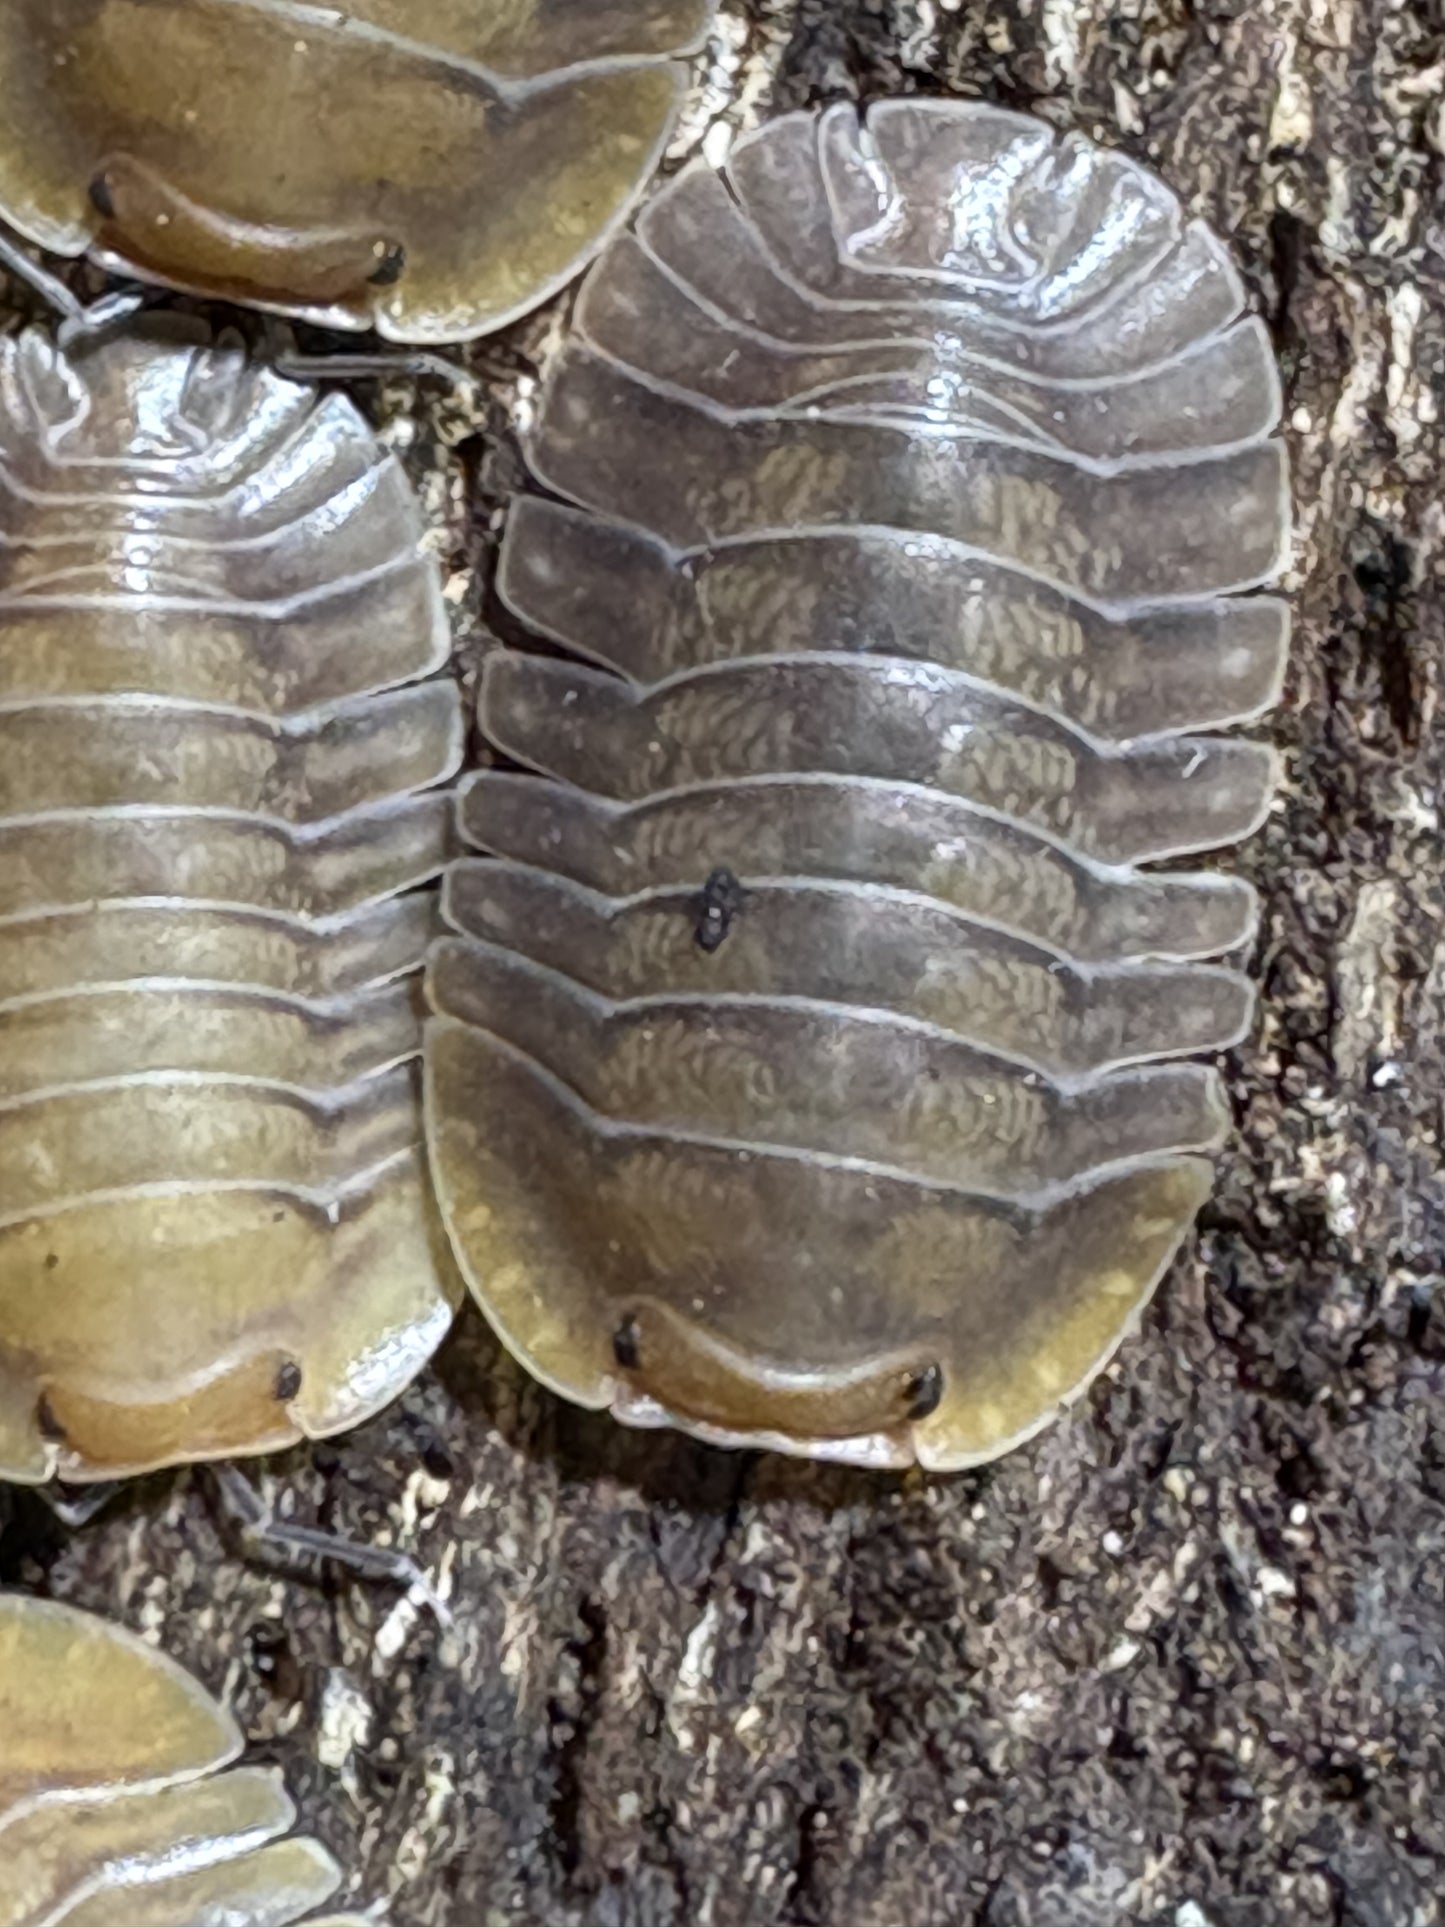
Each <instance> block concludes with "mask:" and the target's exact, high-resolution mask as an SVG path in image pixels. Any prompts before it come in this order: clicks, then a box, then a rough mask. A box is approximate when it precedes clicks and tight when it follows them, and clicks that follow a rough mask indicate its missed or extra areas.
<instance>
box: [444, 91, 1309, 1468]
mask: <svg viewBox="0 0 1445 1927" xmlns="http://www.w3.org/2000/svg"><path fill="white" fill-rule="evenodd" d="M1244 306H1245V302H1244V293H1243V289H1242V287H1241V285H1240V281H1239V278H1238V276H1237V274H1236V273H1235V271H1234V269H1233V267H1232V266H1231V264H1230V262H1229V259H1228V257H1227V255H1226V253H1225V251H1224V249H1223V248H1222V247H1221V246H1220V244H1219V242H1218V241H1216V240H1215V239H1214V237H1213V236H1212V235H1211V234H1210V233H1209V232H1208V230H1207V229H1205V228H1204V227H1203V226H1201V225H1200V224H1199V223H1198V222H1196V221H1190V220H1187V219H1186V218H1185V217H1184V215H1183V213H1182V211H1181V209H1180V207H1179V204H1178V202H1177V201H1176V199H1175V198H1174V196H1173V195H1172V194H1170V193H1169V192H1168V191H1167V190H1166V189H1165V188H1164V186H1163V185H1162V184H1161V183H1160V182H1159V181H1158V180H1157V179H1155V178H1154V177H1153V176H1152V175H1150V174H1148V173H1146V172H1145V171H1144V170H1142V169H1141V168H1139V167H1138V166H1136V165H1135V164H1134V163H1133V162H1131V161H1129V160H1127V159H1125V158H1124V157H1122V156H1119V155H1116V154H1111V153H1107V152H1104V151H1101V150H1100V149H1098V148H1096V147H1093V146H1091V145H1090V144H1088V143H1087V142H1085V141H1083V140H1080V139H1078V138H1075V137H1067V138H1064V139H1060V138H1059V137H1058V136H1057V135H1056V134H1055V133H1054V132H1053V131H1052V130H1051V129H1050V128H1048V127H1046V126H1044V125H1042V124H1041V123H1039V122H1037V121H1034V120H1031V119H1027V118H1024V117H1021V116H1019V115H1016V114H1010V113H1003V112H1000V111H998V110H995V109H993V108H990V107H986V106H982V105H978V104H969V105H964V104H952V103H944V102H926V103H924V102H905V101H894V102H888V103H885V104H883V105H881V106H878V107H876V108H874V109H873V111H872V113H871V114H870V116H869V118H868V121H867V123H866V125H864V124H862V123H861V122H860V120H859V117H858V116H857V114H856V113H855V112H854V110H853V109H851V108H848V107H840V108H835V109H833V110H831V111H829V112H827V113H825V114H823V115H822V116H821V117H815V116H810V115H794V116H790V117H787V118H784V119H781V120H779V121H777V122H775V123H773V124H772V125H770V126H767V127H765V128H764V129H763V130H762V131H761V132H760V133H758V134H756V135H754V136H751V137H749V138H747V139H745V140H742V141H740V142H739V143H738V144H737V146H736V147H735V148H734V150H733V152H732V155H731V157H730V159H729V161H728V163H727V165H726V168H725V169H724V171H723V172H722V173H717V172H714V171H712V170H711V169H710V168H708V167H705V166H702V165H698V166H694V167H692V168H691V169H689V170H687V171H686V172H685V173H683V174H682V175H681V176H679V178H678V179H677V180H676V181H675V182H674V183H672V184H671V185H670V186H669V187H667V188H666V189H665V190H664V191H663V192H662V193H661V194H660V195H658V197H657V198H656V199H654V200H653V201H652V202H651V203H650V204H649V205H648V206H647V207H646V208H645V209H644V210H643V213H642V214H641V216H640V218H639V219H638V221H637V223H636V227H635V231H634V232H632V233H630V234H628V235H626V236H625V237H623V238H621V239H619V240H618V241H617V242H616V243H615V244H614V245H613V246H612V247H611V248H610V249H609V250H608V252H607V253H606V254H605V255H604V256H603V258H602V260H601V261H600V262H599V264H598V265H597V267H596V268H595V269H594V271H593V273H592V275H591V276H590V278H589V279H588V281H587V283H586V285H585V287H584V289H583V293H582V296H581V300H580V304H579V308H578V313H577V325H576V338H575V340H574V341H573V342H572V344H571V345H570V346H569V347H568V348H567V349H566V351H565V352H564V353H563V355H562V357H561V359H560V361H559V363H558V364H557V366H556V367H555V369H554V371H553V373H552V375H551V377H550V380H549V383H548V386H547V389H546V392H545V396H544V399H543V406H542V414H541V419H540V424H539V427H538V430H537V432H536V435H535V438H534V440H533V443H532V447H531V451H530V452H531V462H532V466H533V468H534V470H535V472H536V475H537V477H538V479H539V480H540V481H541V482H542V483H543V484H544V485H545V486H546V487H547V488H549V489H550V490H551V491H552V493H553V495H554V496H561V497H563V498H566V501H565V502H561V503H559V502H557V501H555V500H543V499H540V498H531V499H523V500H520V501H518V503H517V504H516V505H515V507H514V509H513V512H512V516H511V521H510V526H509V529H508V534H507V539H506V545H505V550H504V556H503V563H502V575H501V589H502V594H503V596H504V598H505V599H506V601H507V602H508V603H509V604H510V606H511V608H512V609H513V610H514V611H515V612H516V613H517V614H518V615H519V616H521V617H522V618H523V619H524V620H525V621H526V622H527V623H529V624H530V625H531V627H532V628H533V629H534V630H536V631H538V632H539V633H540V634H542V635H544V636H545V637H547V638H549V639H550V640H551V641H552V642H554V643H558V644H560V645H562V647H563V648H564V649H565V650H567V651H569V652H571V654H572V657H573V659H572V660H568V659H566V658H559V657H557V656H555V655H552V656H547V657H543V656H541V655H527V654H520V653H515V652H503V653H500V654H498V655H496V656H495V657H494V658H493V659H492V660H491V662H490V664H489V665H488V672H487V675H486V679H485V684H484V689H483V694H482V706H481V713H482V724H483V727H484V729H485V731H486V733H487V735H488V736H489V737H490V739H491V741H492V743H493V744H494V745H495V746H496V747H497V748H498V749H499V750H501V751H503V752H504V753H505V755H506V756H507V757H508V758H510V759H511V761H512V763H513V764H514V765H520V766H521V772H519V771H518V770H517V769H516V768H512V769H506V768H500V769H491V770H486V771H483V772H481V773H479V774H478V775H477V776H475V777H474V778H473V779H472V780H471V781H470V783H469V785H468V787H467V788H466V790H465V794H464V799H463V803H462V821H463V829H464V832H465V834H466V836H467V837H468V838H469V840H470V841H471V842H472V843H473V844H474V845H475V846H476V847H477V848H479V849H481V850H484V851H486V852H487V853H488V860H480V859H472V860H468V861H464V862H461V863H459V864H457V865H456V866H455V868H454V869H453V871H452V873H451V875H450V878H449V880H448V885H447V895H446V915H447V919H448V921H449V923H450V925H451V928H452V932H453V934H452V935H451V936H450V937H449V938H447V939H446V940H444V941H443V942H441V943H440V944H439V945H438V947H437V948H436V950H435V952H434V954H433V959H432V964H431V973H430V994H431V1000H432V1007H433V1010H434V1012H435V1016H434V1018H433V1021H432V1022H431V1024H430V1026H429V1032H428V1052H427V1062H428V1132H429V1139H430V1144H431V1153H432V1164H433V1170H434V1173H435V1176H436V1179H437V1183H438V1187H439V1194H440V1198H441V1203H442V1207H443V1211H444V1213H445V1215H446V1217H447V1221H448V1224H449V1227H450V1230H451V1233H452V1238H453V1242H454V1244H455V1247H456V1249H457V1251H458V1253H459V1255H460V1257H461V1260H462V1263H463V1267H464V1269H465V1271H466V1273H467V1275H468V1278H469V1280H470V1282H471V1284H472V1287H473V1289H474V1290H475V1292H476V1294H477V1296H478V1298H479V1299H480V1301H481V1303H482V1304H483V1306H484V1307H485V1308H486V1310H487V1312H488V1314H489V1315H490V1317H491V1318H492V1319H493V1321H494V1322H495V1324H496V1326H497V1328H498V1330H499V1331H500V1332H501V1333H502V1335H503V1337H504V1338H505V1339H506V1341H507V1343H508V1344H509V1345H510V1346H512V1347H513V1348H514V1350H515V1351H516V1352H517V1354H518V1355H519V1356H520V1357H521V1358H522V1359H523V1360H524V1361H525V1362H526V1363H527V1364H528V1365H529V1366H530V1367H531V1368H532V1369H533V1370H534V1371H535V1372H536V1373H537V1374H538V1375H539V1376H540V1377H541V1378H542V1379H544V1380H545V1381H546V1382H547V1383H548V1384H550V1385H552V1386H554V1387H556V1388H557V1389H558V1390H559V1391H561V1392H563V1393H565V1394H566V1395H568V1396H569V1397H571V1398H574V1399H577V1400H579V1401H581V1402H582V1403H584V1404H587V1405H593V1406H611V1407H612V1409H613V1410H614V1411H615V1412H616V1413H617V1414H618V1415H619V1416H620V1417H622V1418H624V1419H628V1420H631V1421H634V1422H636V1423H638V1424H644V1425H655V1424H660V1423H664V1422H672V1423H676V1424H679V1425H683V1426H686V1427H688V1428H689V1429H691V1430H693V1431H695V1432H697V1433H699V1434H701V1435H702V1436H704V1437H708V1438H714V1439H720V1440H724V1441H731V1442H737V1441H754V1442H762V1443H766V1444H772V1445H775V1446H778V1447H781V1448H783V1449H786V1450H792V1451H804V1452H811V1453H815V1454H818V1455H822V1456H830V1457H835V1458H845V1459H852V1460H857V1461H862V1462H866V1463H906V1462H907V1461H909V1460H910V1459H912V1458H914V1457H915V1456H916V1457H917V1458H918V1459H920V1460H921V1461H923V1462H924V1463H926V1464H928V1465H931V1466H936V1467H955V1466H963V1465H968V1464H971V1463H976V1462H979V1461H982V1460H985V1459H989V1458H992V1457H994V1456H996V1455H997V1454H998V1453H1000V1452H1003V1451H1005V1450H1007V1449H1008V1448H1009V1447H1010V1446H1012V1445H1014V1444H1016V1443H1017V1442H1019V1441H1020V1440H1023V1439H1025V1438H1028V1437H1029V1436H1030V1435H1031V1434H1032V1433H1033V1432H1035V1431H1036V1430H1037V1429H1038V1428H1039V1427H1040V1426H1041V1425H1042V1424H1044V1423H1045V1422H1046V1421H1047V1419H1048V1418H1049V1417H1050V1416H1051V1415H1052V1414H1053V1413H1055V1412H1056V1411H1058V1409H1059V1408H1060V1406H1061V1404H1063V1403H1065V1402H1067V1401H1068V1400H1069V1399H1071V1398H1073V1397H1075V1396H1076V1395H1077V1394H1078V1393H1079V1392H1080V1391H1081V1390H1082V1389H1083V1387H1084V1386H1085V1385H1086V1384H1087V1383H1088V1382H1089V1380H1090V1379H1091V1378H1092V1377H1093V1376H1094V1374H1095V1373H1096V1372H1097V1371H1098V1370H1099V1369H1100V1367H1101V1365H1102V1364H1103V1363H1104V1361H1105V1360H1107V1359H1108V1357H1109V1356H1110V1355H1111V1353H1112V1352H1113V1351H1114V1349H1115V1347H1116V1346H1117V1345H1118V1344H1119V1342H1120V1340H1121V1338H1122V1337H1123V1336H1124V1335H1125V1334H1126V1333H1127V1332H1128V1331H1129V1330H1130V1328H1131V1327H1132V1326H1133V1324H1134V1323H1135V1322H1136V1320H1137V1319H1138V1316H1139V1313H1140V1309H1141V1307H1142V1306H1143V1304H1144V1303H1145V1302H1146V1300H1147V1299H1148V1297H1149V1294H1150V1293H1151V1291H1152V1290H1153V1288H1154V1286H1155V1283H1156V1281H1157V1280H1158V1278H1159V1277H1160V1275H1161V1273H1162V1272H1163V1271H1164V1269H1165V1267H1166V1266H1167V1265H1168V1263H1169V1261H1170V1259H1171V1257H1172V1256H1173V1254H1174V1252H1175V1251H1176V1250H1177V1248H1178V1246H1179V1243H1180V1241H1181V1239H1182V1238H1183V1236H1184V1234H1185V1232H1186V1230H1187V1228H1188V1226H1189V1223H1190V1221H1191V1219H1192V1218H1193V1216H1194V1213H1195V1211H1196V1209H1197V1208H1198V1206H1199V1204H1200V1202H1201V1201H1202V1200H1203V1198H1204V1197H1205V1195H1206V1193H1207V1191H1208V1187H1209V1181H1210V1164H1209V1153H1210V1152H1212V1151H1213V1150H1214V1149H1216V1148H1217V1146H1218V1145H1219V1144H1220V1142H1221V1141H1222V1139H1223V1137H1224V1136H1225V1134H1226V1132H1227V1130H1228V1128H1229V1109H1228V1105H1227V1103H1226V1100H1225V1095H1224V1090H1223V1087H1222V1084H1221V1082H1220V1079H1219V1077H1218V1075H1217V1074H1216V1072H1215V1071H1214V1070H1213V1069H1212V1068H1209V1067H1207V1066H1204V1065H1201V1064H1198V1063H1194V1062H1189V1061H1181V1060H1188V1059H1190V1058H1191V1057H1194V1056H1195V1055H1197V1054H1198V1053H1210V1052H1216V1051H1219V1050H1221V1049H1223V1048H1225V1047H1226V1046H1228V1045H1229V1044H1231V1043H1233V1042H1235V1041H1237V1040H1238V1039H1239V1038H1240V1037H1242V1036H1243V1034H1244V1033H1245V1031H1246V1029H1247V1027H1248V1024H1249V1021H1250V1011H1251V989H1250V985H1249V982H1248V980H1247V978H1246V977H1245V976H1244V975H1243V974H1242V973H1241V971H1240V970H1239V969H1238V968H1237V967H1236V966H1235V965H1234V964H1224V963H1219V962H1214V961H1211V959H1216V958H1221V957H1225V956H1226V955H1228V954H1229V953H1238V952H1239V950H1240V949H1241V947H1242V946H1244V945H1246V944H1247V943H1248V942H1249V940H1250V937H1251V933H1252V931H1253V929H1254V924H1255V915H1256V911H1255V902H1254V898H1253V894H1252V892H1251V890H1250V889H1249V888H1248V886H1247V885H1246V884H1244V883H1242V882H1239V881H1236V880H1234V879H1232V878H1230V877H1228V876H1224V875H1220V874H1217V873H1216V872H1214V871H1213V870H1161V869H1159V868H1158V867H1156V866H1157V865H1158V864H1159V863H1160V862H1161V860H1163V859H1168V858H1175V857H1179V856H1182V855H1185V854H1187V853H1189V852H1198V851H1204V850H1209V849H1213V848H1215V847H1217V846H1219V845H1221V844H1225V843H1231V842H1234V841H1235V840H1237V839H1239V838H1241V837H1244V836H1246V835H1248V834H1249V833H1250V832H1251V831H1252V830H1253V829H1254V828H1255V827H1256V826H1257V825H1258V824H1259V822H1260V821H1261V819H1262V818H1263V816H1264V814H1265V812H1266V810H1267V809H1268V806H1269V800H1270V795H1271V790H1272V786H1273V783H1274V780H1275V763H1274V758H1273V756H1272V754H1271V752H1270V751H1269V750H1268V749H1266V748H1264V747H1262V746H1259V745H1257V744H1254V743H1251V742H1248V741H1239V740H1230V739H1229V738H1227V737H1222V736H1220V735H1218V734H1215V733H1214V732H1216V731H1217V730H1218V729H1219V728H1220V727H1221V726H1222V725H1225V724H1228V723H1234V722H1239V721H1241V720H1244V719H1247V718H1250V717H1253V716H1257V715H1259V714H1260V713H1261V712H1262V711H1263V710H1265V709H1266V708H1268V706H1269V705H1270V704H1271V703H1272V702H1273V701H1274V700H1275V698H1276V696H1277V694H1278V691H1279V687H1280V681H1281V677H1282V674H1283V669H1284V658H1285V649H1286V633H1287V617H1286V610H1285V608H1284V606H1283V605H1282V604H1281V603H1280V602H1279V601H1277V600H1273V599H1269V598H1265V597H1258V596H1254V597H1246V596H1242V595H1237V594H1236V592H1238V591H1244V590H1248V589H1251V588H1254V587H1256V586H1258V585H1260V584H1262V583H1264V582H1266V581H1268V580H1269V579H1271V578H1272V577H1273V576H1275V575H1276V574H1277V572H1278V571H1279V569H1280V568H1281V566H1282V562H1283V558H1284V555H1285V550H1286V541H1287V515H1288V511H1287V482H1286V469H1285V460H1284V454H1283V450H1282V446H1281V444H1280V442H1279V440H1278V438H1277V436H1276V434H1275V430H1276V427H1277V424H1278V420H1279V414H1280V393H1279V384H1278V380H1277V377H1276V373H1275V368H1274V363H1273V358H1272V355H1271V351H1270V346H1269V341H1268V338H1267V336H1266V334H1265V331H1264V329H1263V327H1262V325H1261V324H1260V322H1259V321H1257V320H1255V319H1252V318H1248V317H1246V316H1245V314H1244ZM569 504H573V505H576V506H571V505H569ZM577 657H581V658H583V659H584V662H583V663H581V664H579V663H578V662H577V661H576V660H575V659H576V658H577Z"/></svg>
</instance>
